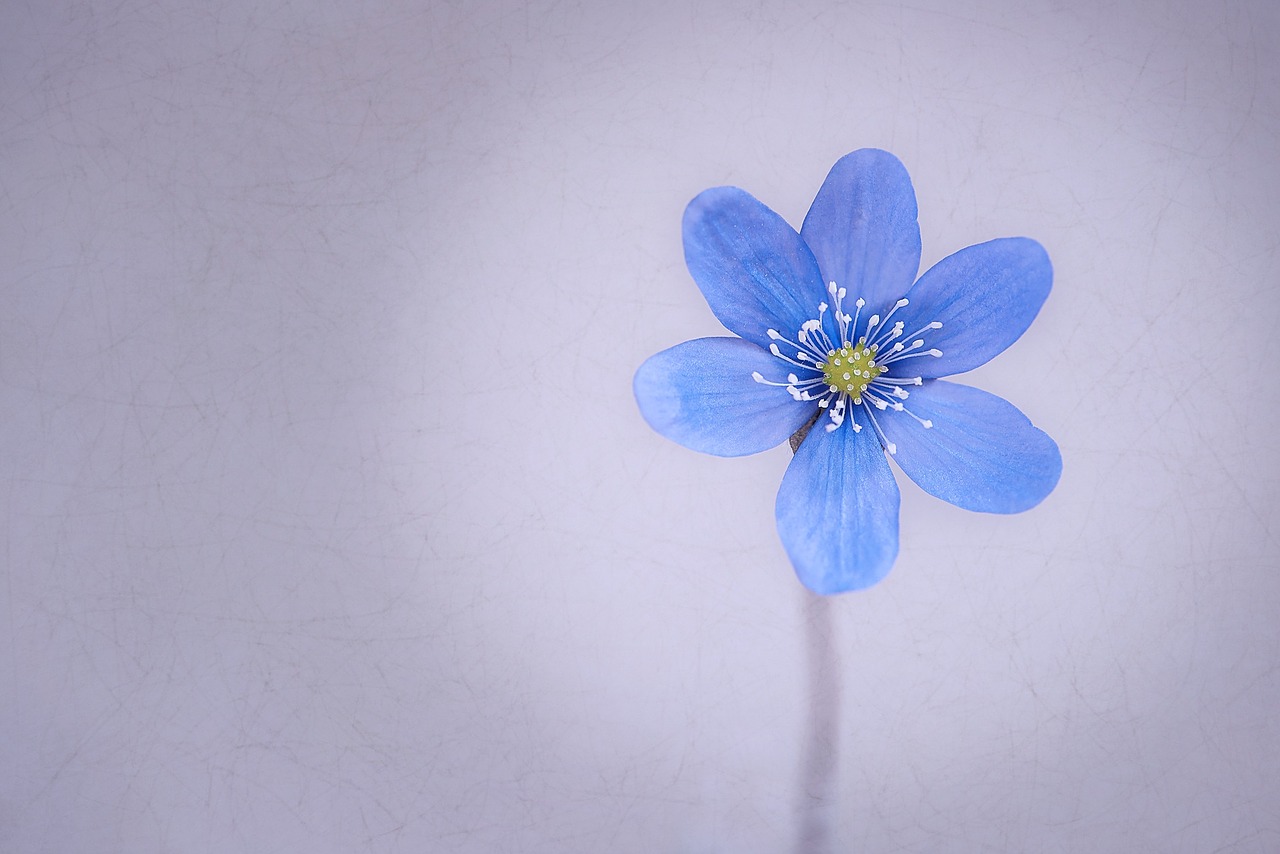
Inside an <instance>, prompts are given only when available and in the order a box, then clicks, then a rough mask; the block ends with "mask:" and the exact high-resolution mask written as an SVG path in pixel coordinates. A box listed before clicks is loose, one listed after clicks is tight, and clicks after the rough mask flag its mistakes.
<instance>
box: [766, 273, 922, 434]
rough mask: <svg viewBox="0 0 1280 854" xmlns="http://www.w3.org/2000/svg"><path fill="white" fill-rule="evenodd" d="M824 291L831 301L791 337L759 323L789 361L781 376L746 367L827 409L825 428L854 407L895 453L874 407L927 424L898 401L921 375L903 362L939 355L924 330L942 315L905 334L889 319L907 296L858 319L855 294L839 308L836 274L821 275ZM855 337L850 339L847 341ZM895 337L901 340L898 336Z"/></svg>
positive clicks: (833, 426)
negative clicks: (849, 304) (830, 278)
mask: <svg viewBox="0 0 1280 854" xmlns="http://www.w3.org/2000/svg"><path fill="white" fill-rule="evenodd" d="M827 293H828V294H829V295H830V297H831V305H828V304H827V303H825V302H820V303H818V316H817V317H816V318H814V319H813V320H806V321H805V322H804V323H802V324H801V325H800V329H799V330H797V332H796V337H795V339H794V340H792V339H791V338H788V337H787V336H785V335H783V334H782V333H781V332H779V331H778V330H776V329H766V330H765V332H766V333H767V334H768V336H769V338H770V339H771V340H772V341H773V343H772V344H770V345H769V352H770V353H772V354H773V355H774V356H776V357H777V358H779V359H781V360H782V361H784V362H786V363H787V364H789V365H791V366H793V367H794V368H795V369H796V370H795V371H794V372H792V373H789V374H787V381H786V382H785V383H784V382H778V381H776V380H767V379H765V378H764V376H763V375H762V374H761V373H760V372H759V371H755V372H754V373H752V374H751V378H752V379H753V380H755V381H756V382H758V383H762V384H763V385H771V386H780V387H782V388H785V389H786V390H787V394H789V395H791V397H792V398H794V399H795V400H797V401H810V400H812V401H817V404H818V408H819V409H820V410H825V411H826V413H827V415H828V418H829V421H830V423H828V424H827V425H826V430H827V432H828V433H830V432H831V431H833V430H836V429H838V428H839V427H840V425H841V424H843V423H844V422H845V420H846V416H847V415H849V414H850V413H851V412H852V407H855V406H857V407H861V411H862V412H864V413H866V418H867V421H868V422H870V424H871V426H872V428H873V429H874V430H875V431H876V435H877V437H878V438H879V440H880V444H881V445H883V446H884V449H885V450H886V451H888V452H889V453H891V454H893V453H896V452H897V448H896V446H895V445H894V444H893V442H890V441H889V439H888V438H887V437H886V436H885V434H884V431H883V430H881V429H880V423H879V422H878V421H877V420H876V415H875V411H874V410H878V411H880V412H884V411H885V410H888V409H892V410H893V411H894V412H904V413H906V414H907V415H909V416H911V417H912V418H914V419H915V420H916V421H918V422H919V423H920V426H921V427H923V428H925V429H926V430H928V429H929V428H931V427H932V426H933V422H932V421H930V420H929V419H927V418H921V417H920V416H919V415H916V414H915V413H914V412H912V411H911V410H910V409H907V408H906V406H904V405H903V403H902V401H904V400H906V399H907V398H909V397H910V396H911V392H909V391H907V388H906V387H907V386H917V385H922V384H923V382H924V379H923V377H921V376H920V375H916V376H912V375H911V374H910V373H909V372H907V371H905V370H904V365H903V364H902V363H903V362H904V361H906V360H907V359H916V358H919V357H921V356H933V357H935V358H936V357H938V356H941V355H942V351H941V350H939V349H937V348H936V347H927V345H926V344H925V337H926V336H928V335H929V334H930V333H931V332H932V331H933V330H935V329H941V328H942V323H941V322H939V321H937V320H934V321H930V322H929V323H926V324H925V325H924V326H921V327H920V328H919V329H917V330H915V331H914V332H912V333H910V334H904V333H906V325H905V324H904V323H903V322H902V321H901V320H899V321H897V322H895V323H890V321H891V320H892V319H893V315H894V314H895V313H896V312H897V311H898V309H900V308H903V307H905V306H907V305H908V304H909V303H910V301H909V300H908V299H907V298H906V297H903V298H902V299H900V300H898V301H897V302H895V303H894V304H893V306H892V307H891V308H890V309H889V311H888V313H887V314H885V316H884V317H883V318H882V317H881V316H880V315H879V314H872V315H871V316H870V317H868V318H867V319H866V320H865V321H864V320H862V309H863V308H864V307H865V306H866V302H864V301H863V300H861V299H857V300H854V303H853V304H854V306H855V310H854V313H853V314H846V313H845V310H844V298H845V296H846V294H845V289H844V288H841V287H838V286H837V285H836V283H835V282H828V283H827ZM828 310H832V313H831V320H828V319H827V311H828ZM833 322H834V328H833ZM859 329H861V330H862V334H861V335H858V330H859ZM832 333H835V334H834V335H833V334H832ZM855 338H856V340H857V343H856V344H855V343H852V342H853V341H854V339H855ZM899 338H901V339H903V340H902V341H899V340H898V339H899ZM904 341H909V342H910V343H909V344H908V343H903V342H904ZM779 342H781V343H779ZM783 346H785V347H786V348H787V350H788V353H794V354H795V355H794V357H793V356H791V355H788V353H784V352H783V351H782V348H783ZM908 364H912V363H908ZM848 420H849V428H850V429H851V430H853V432H855V433H857V432H859V431H860V430H861V429H862V427H861V426H860V425H859V424H858V423H857V422H856V421H854V420H853V419H852V418H849V419H848Z"/></svg>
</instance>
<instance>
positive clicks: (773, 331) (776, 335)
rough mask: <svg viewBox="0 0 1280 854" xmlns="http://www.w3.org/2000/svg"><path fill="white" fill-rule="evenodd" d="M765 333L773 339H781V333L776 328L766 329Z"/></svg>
mask: <svg viewBox="0 0 1280 854" xmlns="http://www.w3.org/2000/svg"><path fill="white" fill-rule="evenodd" d="M765 334H766V335H768V336H769V337H770V338H772V339H773V340H774V341H781V340H782V335H781V334H780V333H779V332H778V330H776V329H766V330H765Z"/></svg>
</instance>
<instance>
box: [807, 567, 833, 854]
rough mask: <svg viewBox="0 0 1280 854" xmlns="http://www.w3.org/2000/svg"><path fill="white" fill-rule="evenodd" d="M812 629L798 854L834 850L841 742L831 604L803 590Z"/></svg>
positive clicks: (826, 599)
mask: <svg viewBox="0 0 1280 854" xmlns="http://www.w3.org/2000/svg"><path fill="white" fill-rule="evenodd" d="M804 616H805V621H804V622H805V626H806V627H807V629H808V658H809V686H808V688H809V719H808V721H807V726H808V732H807V738H806V743H805V748H804V760H803V762H804V764H803V765H802V766H801V770H800V782H801V791H800V802H799V804H798V805H797V812H798V813H799V825H800V837H799V840H798V841H797V843H796V852H797V854H825V853H826V852H828V851H830V850H831V849H830V845H831V824H832V819H833V818H834V812H835V805H836V798H835V789H836V761H837V757H838V755H839V753H838V748H839V744H838V742H839V740H840V662H839V656H838V655H837V654H836V644H835V632H834V630H833V626H832V620H831V600H830V599H829V598H827V597H825V596H819V595H817V594H816V593H811V592H810V591H808V590H805V602H804Z"/></svg>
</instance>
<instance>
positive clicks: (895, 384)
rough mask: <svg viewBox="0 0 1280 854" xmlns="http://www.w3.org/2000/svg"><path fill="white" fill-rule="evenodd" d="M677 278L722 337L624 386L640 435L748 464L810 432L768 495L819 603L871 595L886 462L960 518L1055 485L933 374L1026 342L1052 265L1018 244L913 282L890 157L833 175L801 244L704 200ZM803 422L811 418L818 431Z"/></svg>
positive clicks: (903, 176) (912, 242) (889, 547)
mask: <svg viewBox="0 0 1280 854" xmlns="http://www.w3.org/2000/svg"><path fill="white" fill-rule="evenodd" d="M684 252H685V260H686V262H687V263H688V266H689V272H690V273H692V275H693V279H694V281H695V282H697V284H698V287H699V288H700V289H701V290H702V294H703V296H705V297H706V299H707V302H708V303H709V304H710V306H711V310H712V312H714V313H715V315H716V317H717V318H719V320H720V322H721V323H723V324H724V325H725V326H726V327H727V328H728V329H729V330H730V331H731V332H734V333H735V334H737V335H738V336H740V337H738V338H699V339H697V340H694V341H686V342H685V343H683V344H680V345H678V346H675V347H672V348H671V349H669V350H664V351H663V352H661V353H658V354H657V355H656V356H653V357H652V358H650V359H649V360H648V361H646V362H645V363H644V364H643V365H641V366H640V369H639V371H637V372H636V376H635V395H636V400H637V401H638V403H639V405H640V411H641V413H642V414H643V415H644V417H645V420H647V421H648V422H649V424H650V425H651V426H652V427H653V428H654V429H655V430H657V431H658V432H659V433H661V434H662V435H663V436H666V437H667V438H669V439H672V440H674V441H676V442H679V443H680V444H681V445H684V446H685V447H688V448H692V449H693V450H695V451H702V452H704V453H708V454H716V455H718V456H725V457H733V456H742V455H745V454H754V453H759V452H760V451H764V450H767V449H769V448H772V447H774V446H775V445H778V444H781V443H782V442H784V441H786V440H787V438H788V437H790V436H791V435H792V434H793V433H795V432H796V431H797V430H799V429H801V428H802V427H804V426H805V425H806V424H809V423H810V422H811V421H812V422H813V423H812V427H811V428H810V429H809V431H808V433H807V435H806V436H805V438H804V441H803V442H802V443H801V445H800V447H799V449H798V450H797V451H796V454H795V456H794V457H793V458H792V460H791V463H790V465H789V467H788V468H787V472H786V475H785V476H784V477H783V479H782V486H781V488H780V489H779V490H778V498H777V504H776V515H777V522H778V533H779V535H780V536H781V538H782V543H783V546H784V547H785V548H786V550H787V554H788V555H789V556H790V558H791V562H792V564H793V565H794V566H795V570H796V574H797V575H798V576H799V577H800V580H801V581H802V582H803V583H804V584H805V585H806V586H807V587H809V588H810V589H811V590H813V591H814V592H816V593H823V594H826V593H838V592H842V591H846V590H856V589H858V588H863V587H867V586H869V585H871V584H874V583H875V582H877V581H879V580H880V579H881V578H883V577H884V576H885V574H886V573H887V572H888V571H889V568H890V567H891V566H892V565H893V561H894V559H895V558H896V557H897V554H898V504H899V495H898V486H897V483H896V482H895V480H894V476H893V473H892V471H891V470H890V468H889V462H888V459H889V457H892V458H893V460H894V461H895V462H896V463H897V464H898V467H899V468H900V469H902V471H903V472H905V473H906V475H907V476H908V477H910V478H911V479H912V480H914V481H915V482H916V483H917V484H918V485H919V486H920V487H921V488H922V489H924V490H925V491H926V492H928V493H930V494H931V495H935V496H937V497H938V498H941V499H942V500H944V501H949V502H951V503H952V504H955V505H957V506H958V507H963V508H965V509H968V510H978V511H985V512H988V513H1017V512H1020V511H1022V510H1026V509H1028V508H1030V507H1033V506H1035V505H1036V504H1038V503H1040V501H1041V500H1042V499H1044V497H1045V496H1046V495H1048V494H1049V493H1050V492H1051V491H1052V490H1053V488H1054V486H1055V485H1056V484H1057V482H1058V477H1059V475H1060V474H1061V472H1062V457H1061V455H1060V454H1059V453H1058V446H1057V445H1055V444H1054V442H1053V440H1052V439H1050V438H1049V437H1048V436H1047V435H1046V434H1045V433H1043V432H1042V431H1040V430H1039V429H1037V428H1036V427H1034V426H1033V425H1032V424H1031V422H1030V421H1029V420H1028V419H1027V417H1026V416H1025V415H1023V414H1022V413H1021V412H1020V411H1018V409H1017V408H1016V407H1014V406H1013V405H1012V404H1010V403H1008V402H1007V401H1005V400H1003V399H1002V398H999V397H996V396H995V395H993V394H988V393H987V392H984V391H979V390H978V389H975V388H971V387H969V386H965V385H959V384H957V383H953V382H948V381H946V380H944V379H941V378H942V377H947V376H950V375H952V374H958V373H963V372H965V371H969V370H972V369H973V368H976V367H978V366H979V365H982V364H984V363H985V362H986V361H987V360H989V359H991V358H992V357H993V356H995V355H997V354H999V353H1000V352H1001V351H1003V350H1004V349H1005V348H1006V347H1008V346H1009V345H1010V344H1012V343H1013V342H1014V341H1016V340H1018V338H1019V337H1020V336H1021V335H1022V333H1023V332H1024V331H1026V329H1027V327H1028V326H1030V325H1031V321H1032V320H1033V319H1034V318H1035V316H1036V314H1037V313H1038V312H1039V310H1040V306H1041V305H1042V304H1043V303H1044V300H1045V298H1046V297H1047V296H1048V295H1049V288H1050V285H1051V283H1052V280H1053V269H1052V267H1051V266H1050V264H1049V257H1048V255H1047V254H1045V251H1044V249H1043V248H1042V247H1041V246H1040V244H1038V243H1036V242H1035V241H1034V240H1029V239H1027V238H1025V237H1011V238H1004V239H1000V240H992V241H990V242H987V243H980V244H978V245H976V246H970V247H969V248H967V249H962V250H960V251H959V252H957V253H955V254H954V255H951V256H949V257H947V258H944V259H943V260H942V261H940V262H938V263H937V264H936V265H935V266H933V267H932V268H930V269H929V270H928V271H927V272H926V273H925V274H924V275H923V276H921V277H920V278H919V279H917V278H916V273H917V272H918V271H919V268H920V226H919V224H918V223H917V221H916V198H915V191H914V189H913V188H912V186H911V179H910V178H909V177H908V175H907V171H906V169H905V168H904V167H903V165H902V164H901V163H900V162H899V161H898V159H897V158H896V157H894V156H893V155H892V154H889V153H888V152H884V151H877V150H874V149H863V150H860V151H855V152H853V153H852V154H849V155H847V156H845V157H843V158H841V159H840V161H839V162H837V163H836V165H835V166H834V167H833V168H832V170H831V173H830V174H829V175H828V176H827V179H826V181H824V182H823V184H822V188H821V189H820V190H819V191H818V196H817V198H815V199H814V200H813V205H812V207H810V208H809V213H808V215H806V216H805V219H804V225H803V227H802V228H801V229H800V233H799V234H797V233H796V231H795V230H794V229H793V228H792V227H791V226H790V225H788V224H787V223H786V222H785V221H784V220H783V219H782V217H780V216H778V214H776V213H774V212H773V211H772V210H770V209H769V208H767V207H765V206H764V205H763V204H761V203H760V202H759V201H757V200H756V199H755V198H754V197H752V196H751V195H750V194H748V193H746V192H744V191H743V190H740V189H738V188H736V187H717V188H714V189H711V190H707V191H706V192H704V193H701V194H700V195H699V196H698V197H697V198H695V199H694V200H693V201H692V202H690V203H689V207H688V209H686V211H685V215H684ZM815 417H816V421H814V418H815Z"/></svg>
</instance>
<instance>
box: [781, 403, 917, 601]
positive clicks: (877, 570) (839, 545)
mask: <svg viewBox="0 0 1280 854" xmlns="http://www.w3.org/2000/svg"><path fill="white" fill-rule="evenodd" d="M854 417H855V418H856V419H858V423H859V424H861V425H862V427H863V429H862V432H861V433H854V432H853V430H852V429H850V425H849V424H848V423H846V424H844V425H843V426H841V427H838V428H836V430H834V431H833V432H830V433H828V432H827V431H826V430H825V429H824V424H825V423H826V419H824V418H819V419H818V422H817V424H815V425H814V427H813V429H812V430H811V431H809V435H808V437H807V438H806V439H805V440H804V444H802V445H801V446H800V450H799V451H798V452H797V453H796V455H795V458H794V459H793V460H792V461H791V465H790V466H788V467H787V473H786V475H785V476H784V477H783V478H782V487H781V488H780V489H779V490H778V501H777V505H776V512H777V517H778V534H779V535H780V536H781V537H782V545H783V546H785V547H786V550H787V554H788V555H789V556H790V557H791V563H792V565H793V566H794V567H795V570H796V575H798V576H799V577H800V581H801V582H803V583H804V585H805V586H806V587H808V588H809V589H810V590H812V591H813V592H815V593H820V594H827V593H841V592H844V591H846V590H858V589H860V588H863V587H870V586H871V585H872V584H875V583H876V582H877V581H879V580H880V579H881V578H884V576H885V575H886V574H887V573H888V572H889V568H890V567H892V566H893V561H894V558H896V557H897V556H898V484H897V483H895V482H894V479H893V472H891V471H890V470H889V463H888V462H887V461H886V460H885V457H884V451H883V450H881V448H880V443H879V442H877V441H876V438H875V433H873V432H872V430H871V427H870V425H869V424H868V423H867V421H866V415H865V414H864V413H862V412H861V411H860V410H858V411H855V412H854Z"/></svg>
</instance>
